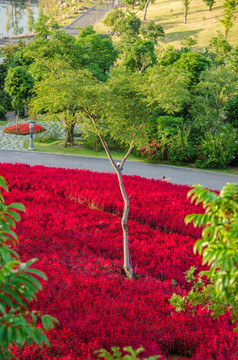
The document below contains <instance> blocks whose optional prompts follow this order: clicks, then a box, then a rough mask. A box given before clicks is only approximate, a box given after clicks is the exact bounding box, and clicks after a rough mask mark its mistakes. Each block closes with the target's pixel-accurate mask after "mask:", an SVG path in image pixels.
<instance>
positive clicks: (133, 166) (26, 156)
mask: <svg viewBox="0 0 238 360" xmlns="http://www.w3.org/2000/svg"><path fill="white" fill-rule="evenodd" d="M0 163H13V164H15V163H21V164H29V165H45V166H50V167H63V168H67V169H87V170H92V171H98V172H114V169H113V168H112V165H111V164H110V162H109V160H108V159H102V158H94V157H83V156H71V155H55V154H46V153H39V152H23V151H10V150H0ZM123 173H124V174H126V175H139V176H142V177H146V178H149V179H161V178H162V177H163V176H165V177H166V178H168V177H170V178H171V179H170V182H172V183H175V184H181V185H185V184H186V185H194V184H198V183H199V184H201V185H202V186H205V187H208V188H210V189H214V190H215V189H218V190H220V189H221V188H222V187H223V186H224V185H225V184H226V183H227V182H230V183H238V176H237V175H225V174H220V173H215V172H210V171H202V170H194V169H187V168H180V167H175V166H167V165H157V164H149V163H142V162H135V161H129V160H128V161H126V163H125V166H124V170H123Z"/></svg>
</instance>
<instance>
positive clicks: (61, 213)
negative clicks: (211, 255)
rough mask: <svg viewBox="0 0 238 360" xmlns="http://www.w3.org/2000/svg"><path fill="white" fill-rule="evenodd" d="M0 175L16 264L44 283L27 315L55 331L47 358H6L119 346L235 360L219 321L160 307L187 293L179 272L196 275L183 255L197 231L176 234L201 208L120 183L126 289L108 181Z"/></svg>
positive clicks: (226, 322) (31, 171)
mask: <svg viewBox="0 0 238 360" xmlns="http://www.w3.org/2000/svg"><path fill="white" fill-rule="evenodd" d="M0 175H2V176H4V177H5V178H6V179H7V181H8V184H9V188H10V192H9V193H5V192H4V197H5V199H6V202H7V203H10V202H21V203H23V204H24V205H25V206H26V209H27V210H26V212H25V213H24V214H22V221H21V222H20V223H19V224H18V225H17V233H18V235H19V238H20V243H19V245H18V252H19V254H20V257H21V259H22V260H28V259H30V258H33V257H37V258H38V259H39V261H38V262H37V263H36V265H37V267H38V268H39V269H41V270H43V271H44V272H45V273H46V275H47V276H48V279H49V280H48V281H47V282H44V284H43V286H44V290H43V292H41V293H39V296H38V301H37V302H36V303H34V304H32V307H33V308H34V309H37V310H42V312H44V313H47V314H50V315H52V316H54V317H56V318H57V319H58V320H59V322H60V325H58V326H56V328H55V329H54V330H52V331H50V332H49V333H48V337H49V340H50V342H51V344H52V347H51V348H47V347H45V348H44V349H43V350H39V349H38V348H37V346H31V347H29V346H27V347H25V348H24V349H22V350H21V351H17V349H16V350H15V353H16V355H17V356H18V358H19V359H23V360H33V359H34V360H38V359H44V360H45V359H65V360H66V359H67V360H71V359H78V360H94V359H96V358H97V357H96V355H94V352H95V350H98V349H100V348H102V347H104V348H106V349H108V350H109V349H110V348H111V347H112V346H120V347H121V348H122V347H124V346H128V345H131V346H133V348H138V347H139V346H143V347H144V348H145V350H146V351H145V352H144V353H143V356H144V357H145V356H150V355H157V354H158V355H162V359H172V356H173V355H177V356H178V359H179V358H180V357H181V358H183V359H192V360H225V359H227V360H234V359H237V358H238V357H237V351H238V347H237V338H238V335H237V334H236V333H233V327H232V324H231V322H230V319H229V317H228V316H226V315H225V316H222V317H221V318H220V319H217V320H213V319H212V318H211V317H210V314H209V312H208V310H202V309H201V308H200V309H198V311H197V312H196V315H195V316H193V315H192V314H191V313H184V312H182V313H176V312H175V311H174V309H173V307H172V306H171V305H170V303H169V301H168V299H169V298H170V297H171V295H172V294H173V293H174V292H176V293H178V294H180V295H183V294H186V292H187V291H188V289H189V284H187V283H186V280H185V276H184V272H185V271H186V270H188V269H189V268H190V266H191V265H193V264H194V265H195V266H196V267H197V268H198V271H200V270H201V259H200V257H199V256H195V255H194V254H193V244H194V242H195V239H197V238H198V237H199V236H200V231H199V230H197V229H196V230H195V229H194V228H193V227H192V226H191V225H190V226H185V224H184V217H185V216H186V215H187V214H189V213H194V212H201V211H202V208H201V207H196V206H194V205H191V204H190V202H189V201H188V200H187V198H186V196H187V192H188V190H189V188H188V187H187V186H178V185H173V184H170V183H167V182H162V181H160V180H157V181H156V180H148V179H143V178H140V177H138V176H125V187H126V190H127V193H128V194H131V200H130V202H131V209H130V216H129V218H130V220H129V222H128V223H129V224H128V225H129V232H130V252H131V258H132V263H133V268H134V272H135V279H134V280H131V281H128V280H126V278H125V276H124V274H123V267H122V265H123V261H122V232H121V224H120V215H121V213H122V200H121V195H120V191H119V188H118V185H117V178H116V176H115V175H113V174H100V173H93V172H90V171H86V170H85V171H79V170H65V169H57V168H46V167H43V166H34V167H30V166H28V165H12V164H0ZM172 280H173V281H172ZM176 283H177V285H176ZM174 284H175V285H174Z"/></svg>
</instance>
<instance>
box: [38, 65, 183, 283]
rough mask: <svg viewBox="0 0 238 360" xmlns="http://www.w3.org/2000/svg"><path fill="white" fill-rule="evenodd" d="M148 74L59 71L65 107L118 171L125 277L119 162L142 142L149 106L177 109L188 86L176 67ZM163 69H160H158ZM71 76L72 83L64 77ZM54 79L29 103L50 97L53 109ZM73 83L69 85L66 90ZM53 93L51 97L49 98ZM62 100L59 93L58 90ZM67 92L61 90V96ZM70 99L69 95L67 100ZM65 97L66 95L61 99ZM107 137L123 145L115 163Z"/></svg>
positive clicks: (126, 199)
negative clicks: (103, 77)
mask: <svg viewBox="0 0 238 360" xmlns="http://www.w3.org/2000/svg"><path fill="white" fill-rule="evenodd" d="M154 71H155V72H154V73H153V72H151V73H149V74H148V76H147V75H144V76H143V75H142V74H141V73H130V72H126V71H124V70H123V69H120V68H119V69H114V70H113V72H111V74H110V77H109V79H108V80H107V81H106V82H100V81H98V80H97V79H96V78H93V77H92V74H90V72H88V71H86V70H81V71H74V72H68V73H67V76H66V73H65V72H64V73H63V74H62V75H63V80H64V81H66V85H65V88H67V89H68V93H72V94H73V97H72V100H70V104H71V105H69V107H72V105H73V104H74V105H73V106H74V107H75V109H76V108H77V110H78V114H79V115H80V122H81V125H82V126H83V127H84V129H85V130H86V131H90V132H92V133H94V134H96V135H97V136H98V137H99V139H100V141H101V143H102V145H103V147H104V149H105V152H106V154H107V156H108V158H109V160H110V162H111V164H112V166H113V168H114V170H115V172H116V174H117V178H118V183H119V187H120V191H121V194H122V197H123V202H124V208H123V215H122V220H121V224H122V231H123V253H124V270H125V273H126V275H127V277H128V278H132V277H133V268H132V263H131V260H130V255H129V231H128V225H127V220H128V215H129V205H130V204H129V203H130V195H128V194H127V193H126V190H125V186H124V182H123V176H122V172H123V167H124V165H125V162H126V160H127V159H128V157H129V155H130V153H131V151H132V149H133V148H134V147H141V146H142V145H143V144H144V143H145V141H146V134H147V132H146V130H147V126H149V124H150V122H149V119H150V117H151V116H152V114H153V111H154V109H156V108H158V107H160V108H162V109H164V110H166V111H167V112H170V113H173V112H175V111H178V110H180V109H181V108H182V104H183V103H184V102H186V101H188V92H187V86H188V83H189V78H188V77H187V75H186V74H183V75H182V73H181V71H180V70H178V69H168V68H166V70H163V69H162V68H157V69H156V70H154ZM162 73H163V74H162ZM69 78H71V82H70V81H68V80H67V79H69ZM55 82H56V85H54V78H53V77H52V78H49V79H45V80H44V81H42V82H41V83H40V85H39V88H38V87H36V98H35V99H34V100H33V102H32V104H33V105H32V106H33V108H34V109H35V111H37V108H38V109H39V108H40V109H41V108H42V105H41V104H44V100H45V99H46V100H47V97H48V98H49V100H48V101H49V102H51V104H49V108H51V112H52V113H53V111H54V109H55V111H58V108H56V107H55V104H56V101H55V99H56V100H57V103H58V102H59V103H60V101H59V100H60V95H58V94H57V91H55V90H54V89H56V90H57V89H58V85H57V82H58V80H55ZM43 83H45V84H46V85H47V87H48V89H50V88H51V91H52V97H50V96H47V95H46V94H45V87H44V84H43ZM70 87H72V89H70ZM53 94H54V96H56V98H55V99H54V97H53ZM61 96H62V101H64V100H63V98H64V95H63V94H61ZM67 96H68V95H67V94H66V97H67ZM68 101H69V100H68ZM66 103H67V100H65V104H66ZM108 134H110V136H111V137H112V138H113V139H115V140H117V141H119V142H121V144H122V145H123V146H124V148H125V149H126V153H125V155H124V157H123V158H122V159H121V161H120V162H119V163H117V162H116V161H115V160H114V159H113V157H112V155H111V152H110V149H109V146H108V143H107V141H106V138H107V136H108Z"/></svg>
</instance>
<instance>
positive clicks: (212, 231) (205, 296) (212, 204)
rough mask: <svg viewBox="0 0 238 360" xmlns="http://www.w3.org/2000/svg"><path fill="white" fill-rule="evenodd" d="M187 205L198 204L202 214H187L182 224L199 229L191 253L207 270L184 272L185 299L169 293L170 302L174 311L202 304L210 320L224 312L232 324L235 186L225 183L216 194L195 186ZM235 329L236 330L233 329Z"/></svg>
mask: <svg viewBox="0 0 238 360" xmlns="http://www.w3.org/2000/svg"><path fill="white" fill-rule="evenodd" d="M190 196H191V202H194V201H195V203H196V204H199V203H202V206H203V208H204V209H205V213H204V214H190V215H188V216H187V217H186V218H185V223H186V224H188V223H190V222H193V225H194V226H195V227H203V230H202V237H201V239H199V240H198V241H196V243H195V245H194V252H195V253H197V252H198V253H199V254H200V255H201V256H202V264H203V265H207V266H208V270H206V271H201V272H200V273H199V274H198V280H197V281H195V277H194V272H195V270H196V268H195V267H192V268H191V269H190V270H189V271H188V272H187V277H186V279H187V281H193V287H192V289H191V291H190V292H189V294H188V296H186V297H180V296H179V295H177V294H173V296H172V297H171V299H170V302H171V304H172V305H173V306H174V307H175V309H176V311H181V310H185V309H186V304H187V303H189V304H190V305H191V306H196V305H203V306H204V307H208V308H209V309H210V310H211V314H212V316H213V317H218V316H220V315H222V314H224V313H226V312H228V311H230V312H231V318H232V321H233V322H234V323H235V322H237V320H238V316H237V310H238V287H237V285H238V266H237V265H238V184H231V183H227V184H226V185H225V186H224V187H223V188H222V190H221V192H220V194H219V195H217V194H216V193H214V192H211V191H209V190H207V189H204V188H202V187H201V185H196V186H194V187H193V189H192V190H190V191H189V193H188V197H190ZM235 330H238V327H237V328H236V329H235Z"/></svg>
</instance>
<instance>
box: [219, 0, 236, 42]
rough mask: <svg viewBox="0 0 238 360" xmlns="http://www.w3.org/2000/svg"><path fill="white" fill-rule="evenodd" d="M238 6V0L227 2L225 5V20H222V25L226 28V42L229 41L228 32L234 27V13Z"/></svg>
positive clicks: (227, 0)
mask: <svg viewBox="0 0 238 360" xmlns="http://www.w3.org/2000/svg"><path fill="white" fill-rule="evenodd" d="M236 6H237V0H226V1H225V2H224V4H223V8H224V13H225V15H224V18H223V19H222V20H220V22H221V24H222V25H223V26H224V29H225V35H224V37H225V40H226V39H227V35H228V32H229V31H230V29H231V28H232V26H233V21H232V20H233V18H234V12H235V9H236Z"/></svg>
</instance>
